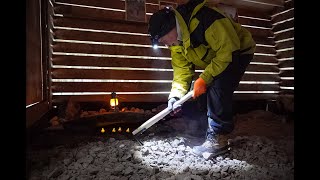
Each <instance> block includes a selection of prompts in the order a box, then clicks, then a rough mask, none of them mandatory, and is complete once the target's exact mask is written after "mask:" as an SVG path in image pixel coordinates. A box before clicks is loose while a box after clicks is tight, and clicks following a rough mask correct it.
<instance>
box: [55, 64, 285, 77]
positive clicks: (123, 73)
mask: <svg viewBox="0 0 320 180" xmlns="http://www.w3.org/2000/svg"><path fill="white" fill-rule="evenodd" d="M252 66H253V67H254V65H252ZM250 67H251V65H249V67H248V71H251V70H253V71H258V70H259V69H258V70H257V68H261V67H260V66H258V67H256V68H255V69H253V68H250ZM261 70H265V68H261ZM199 74H200V73H195V77H198V76H199ZM244 76H245V77H246V78H249V81H259V80H260V81H265V80H274V79H275V78H279V76H278V75H277V74H245V75H244ZM52 78H54V79H126V80H172V78H173V73H172V71H142V70H102V69H59V68H53V69H52Z"/></svg>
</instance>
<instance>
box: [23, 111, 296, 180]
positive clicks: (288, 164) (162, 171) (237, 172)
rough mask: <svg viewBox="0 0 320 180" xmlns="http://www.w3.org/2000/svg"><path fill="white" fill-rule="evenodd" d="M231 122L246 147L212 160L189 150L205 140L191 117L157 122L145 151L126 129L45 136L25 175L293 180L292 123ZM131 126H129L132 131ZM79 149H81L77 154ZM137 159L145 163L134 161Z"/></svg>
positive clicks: (33, 142)
mask: <svg viewBox="0 0 320 180" xmlns="http://www.w3.org/2000/svg"><path fill="white" fill-rule="evenodd" d="M234 120H235V129H234V131H233V132H232V133H231V134H229V138H230V139H233V140H235V141H236V140H246V143H245V144H241V145H239V146H237V147H235V148H234V149H233V150H231V152H230V153H229V154H226V155H222V156H219V157H214V158H213V159H204V158H203V157H196V156H193V155H192V154H190V152H189V150H190V148H192V145H196V144H201V143H202V141H203V140H204V138H203V135H204V132H205V127H206V125H205V123H204V122H205V121H203V120H202V122H201V123H200V122H199V119H195V118H185V117H180V118H171V119H168V120H163V121H159V122H158V123H157V124H156V125H154V126H153V127H151V128H149V129H148V130H147V131H146V132H145V133H144V134H143V135H142V136H141V141H142V142H143V143H144V146H139V144H138V143H137V141H135V140H134V139H133V138H132V136H131V135H130V133H126V132H125V129H127V128H128V127H129V126H128V127H122V129H123V130H122V132H121V133H120V132H116V133H110V132H108V133H103V134H102V133H101V132H99V130H100V129H97V130H96V132H94V133H92V131H91V132H90V133H86V132H81V131H78V132H70V131H68V130H66V129H62V130H51V131H43V132H41V133H40V134H38V135H37V136H33V137H31V138H29V140H28V144H27V159H26V164H27V167H26V168H27V175H26V176H27V179H130V180H131V179H293V173H294V163H293V162H294V143H293V142H294V121H293V120H286V119H285V118H284V117H283V116H279V115H276V114H274V113H272V112H269V111H262V110H257V111H251V112H249V113H245V114H237V115H235V116H234ZM135 127H136V126H135ZM135 127H134V126H131V130H133V129H134V128H135ZM116 128H117V129H118V126H117V127H116ZM182 141H183V142H182ZM188 142H189V143H188ZM148 144H149V146H148ZM175 144H176V145H175ZM129 147H132V148H129ZM133 147H134V148H133ZM121 148H128V149H121ZM257 148H258V150H257ZM79 149H84V150H83V152H82V154H81V155H79V152H80V151H81V150H79ZM188 149H189V150H188ZM133 151H135V152H133ZM75 152H77V153H76V154H75ZM129 152H130V153H129ZM137 153H138V155H137ZM138 157H142V158H143V159H142V160H141V159H140V160H137V159H139V158H138ZM263 158H267V159H263ZM250 163H251V164H255V165H250ZM225 167H227V168H225Z"/></svg>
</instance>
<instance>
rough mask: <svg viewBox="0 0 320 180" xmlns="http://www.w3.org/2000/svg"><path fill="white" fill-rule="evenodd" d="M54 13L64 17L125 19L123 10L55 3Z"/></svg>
mask: <svg viewBox="0 0 320 180" xmlns="http://www.w3.org/2000/svg"><path fill="white" fill-rule="evenodd" d="M54 12H55V14H62V15H63V16H64V17H76V18H83V19H92V20H109V19H120V20H125V11H124V10H123V11H108V10H104V9H93V8H86V7H78V6H67V5H57V6H55V8H54Z"/></svg>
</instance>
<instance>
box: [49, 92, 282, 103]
mask: <svg viewBox="0 0 320 180" xmlns="http://www.w3.org/2000/svg"><path fill="white" fill-rule="evenodd" d="M109 96H110V95H91V96H90V95H83V96H72V100H73V101H74V102H105V101H106V99H109V98H110V97H109ZM277 96H278V94H275V93H247V94H234V98H233V99H234V100H257V99H268V100H271V99H272V100H274V99H276V98H277ZM118 97H119V101H120V103H121V102H162V103H166V102H167V101H168V94H159V95H118ZM69 98H70V96H53V103H63V102H66V101H68V99H69Z"/></svg>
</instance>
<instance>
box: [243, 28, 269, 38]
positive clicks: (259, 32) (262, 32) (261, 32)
mask: <svg viewBox="0 0 320 180" xmlns="http://www.w3.org/2000/svg"><path fill="white" fill-rule="evenodd" d="M245 28H246V29H247V30H248V31H250V32H251V34H252V36H258V37H272V36H273V32H272V31H271V29H258V28H251V27H245Z"/></svg>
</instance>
